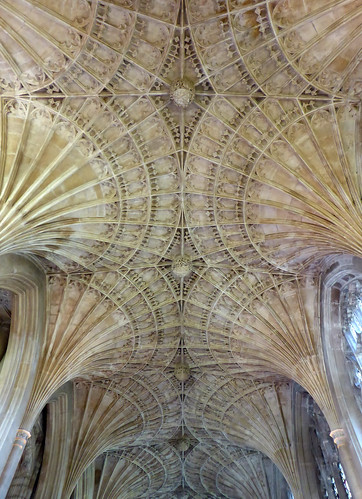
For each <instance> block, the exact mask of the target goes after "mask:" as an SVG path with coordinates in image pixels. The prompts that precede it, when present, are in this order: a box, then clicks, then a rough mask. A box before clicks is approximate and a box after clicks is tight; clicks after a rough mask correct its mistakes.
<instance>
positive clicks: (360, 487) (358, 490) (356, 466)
mask: <svg viewBox="0 0 362 499" xmlns="http://www.w3.org/2000/svg"><path fill="white" fill-rule="evenodd" d="M330 435H331V437H332V438H333V441H334V443H335V444H336V446H337V448H338V452H339V458H340V460H341V463H342V466H343V469H344V472H345V473H346V477H347V480H348V485H349V487H350V489H351V492H352V496H353V499H362V467H361V463H360V461H359V459H358V457H357V455H356V454H355V452H354V450H353V447H352V445H351V444H350V442H349V441H348V437H347V435H346V433H345V431H344V429H343V428H337V429H335V430H332V431H331V433H330Z"/></svg>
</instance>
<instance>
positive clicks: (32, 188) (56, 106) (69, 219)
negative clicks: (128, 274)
mask: <svg viewBox="0 0 362 499" xmlns="http://www.w3.org/2000/svg"><path fill="white" fill-rule="evenodd" d="M114 105H115V103H114V102H112V103H111V106H110V107H107V106H106V105H104V104H103V103H102V102H101V101H100V100H99V99H79V100H78V99H70V100H65V101H63V100H61V101H51V102H50V106H47V105H41V104H38V103H30V102H28V101H9V102H7V103H6V104H5V108H4V113H3V129H4V131H6V133H7V139H6V142H4V145H3V146H4V149H3V150H4V152H5V151H6V153H5V155H4V156H3V159H2V170H3V175H2V187H1V192H2V198H3V200H4V201H6V203H4V204H3V206H2V208H1V213H2V221H1V233H2V237H1V239H2V240H1V243H0V245H1V250H0V251H1V252H3V253H4V252H9V251H21V252H32V253H33V254H34V253H35V254H38V255H40V256H45V257H47V258H48V259H50V260H52V261H53V263H55V264H56V265H58V266H59V267H61V268H64V269H65V270H71V269H73V270H74V268H77V267H79V266H81V267H82V266H83V267H91V268H93V269H96V268H99V267H103V268H104V267H105V268H116V267H118V266H119V265H121V264H124V263H125V262H126V261H127V260H129V258H131V257H132V256H133V255H135V254H136V253H137V252H138V253H140V252H139V251H138V248H139V247H140V246H142V253H141V255H142V256H143V261H145V260H146V259H147V258H148V259H149V262H150V264H151V263H156V262H157V255H160V256H162V254H163V252H165V251H166V249H167V246H168V244H169V241H170V239H171V238H172V236H173V234H174V230H175V229H173V228H172V227H173V226H174V225H176V224H177V223H178V217H179V195H178V193H179V180H178V176H179V170H178V168H179V167H178V160H177V156H175V155H174V147H173V142H172V139H171V138H170V137H169V136H168V135H167V132H166V128H165V125H164V123H163V121H162V118H161V117H160V116H159V115H158V114H157V113H156V112H155V109H154V108H153V107H152V104H151V103H150V101H148V100H147V99H146V100H145V99H139V100H137V102H136V103H134V104H133V105H132V106H129V109H127V111H125V110H124V108H123V111H120V110H119V109H117V111H118V112H120V114H121V116H120V118H119V117H118V116H117V114H115V113H114V112H112V111H113V110H112V106H113V107H114ZM94 113H96V116H97V118H98V120H97V121H96V122H94V119H93V118H92V117H94ZM63 116H64V117H63ZM129 117H131V118H129ZM136 124H137V125H138V126H137V132H136V130H133V128H134V127H135V125H136ZM164 134H166V135H164ZM3 137H4V136H3ZM4 140H5V139H4ZM39 141H40V143H39ZM152 194H154V195H153V196H152ZM142 240H143V241H144V244H141V241H142ZM139 258H141V257H140V256H139Z"/></svg>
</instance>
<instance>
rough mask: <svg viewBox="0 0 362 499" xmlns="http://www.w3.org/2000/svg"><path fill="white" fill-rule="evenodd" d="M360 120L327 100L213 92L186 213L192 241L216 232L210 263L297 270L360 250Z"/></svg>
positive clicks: (193, 161) (191, 169) (190, 171)
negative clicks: (260, 98) (253, 97)
mask: <svg viewBox="0 0 362 499" xmlns="http://www.w3.org/2000/svg"><path fill="white" fill-rule="evenodd" d="M216 104H218V105H216ZM238 107H239V109H240V110H239V109H238ZM229 116H230V118H229ZM231 117H233V118H231ZM230 120H231V121H230ZM356 125H357V121H356V111H355V110H354V109H353V107H351V106H347V107H346V106H341V107H339V106H338V107H337V108H335V107H333V106H331V105H330V103H329V101H316V100H313V99H312V100H309V101H299V102H298V101H296V100H283V99H282V100H280V99H279V100H275V99H272V98H268V99H265V100H263V101H261V102H260V103H259V104H258V105H255V104H253V102H252V100H250V99H248V98H245V97H243V98H227V99H226V98H223V99H220V97H219V98H217V99H215V100H214V102H213V103H212V104H211V105H210V107H209V110H208V112H207V113H205V114H204V115H203V117H202V118H201V119H200V122H199V125H198V128H197V130H196V133H195V135H194V138H193V140H192V141H191V144H190V147H189V151H190V152H189V154H188V157H187V160H186V172H187V177H186V204H185V216H186V219H187V222H188V224H189V226H191V227H192V234H193V239H194V242H195V245H196V246H198V247H202V244H203V239H205V240H206V241H207V240H208V239H214V241H215V239H216V241H215V243H216V244H215V243H214V245H215V250H214V251H215V254H216V252H217V251H218V252H219V253H220V256H219V257H218V258H219V261H218V260H216V258H215V259H214V260H212V259H211V258H209V263H211V264H212V263H218V262H221V261H222V260H224V259H225V260H227V259H230V256H231V258H232V260H236V262H237V263H238V264H239V265H245V266H247V267H253V266H254V267H258V268H262V266H263V265H264V267H265V268H266V269H267V268H271V266H273V267H279V268H282V269H284V270H286V271H293V272H300V271H302V270H304V269H308V267H310V266H311V265H313V264H317V263H318V262H320V260H321V259H322V258H324V257H326V256H327V255H329V254H334V253H338V254H340V253H350V254H354V255H360V254H361V253H362V249H361V232H362V230H361V217H360V213H361V201H360V194H359V186H358V185H359V179H358V176H357V175H358V174H357V171H358V166H356V154H357V152H356V142H355V140H356V138H355V132H354V131H353V128H354V127H356ZM346 232H348V233H349V234H350V236H349V237H348V238H346V237H345V234H346ZM215 235H216V237H215ZM210 253H211V251H210ZM227 253H229V255H228V256H226V255H227Z"/></svg>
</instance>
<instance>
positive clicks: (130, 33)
mask: <svg viewBox="0 0 362 499" xmlns="http://www.w3.org/2000/svg"><path fill="white" fill-rule="evenodd" d="M178 5H179V2H178V0H172V1H171V2H168V5H167V8H166V5H165V4H164V5H162V4H160V2H151V3H150V2H149V3H145V2H141V3H139V2H138V1H136V0H135V1H131V2H120V3H119V2H118V3H115V2H108V1H97V0H76V1H75V2H74V1H73V0H67V1H66V2H61V3H59V2H54V1H52V0H42V1H35V0H16V1H8V0H7V1H4V2H2V5H1V6H0V20H1V25H2V27H3V31H2V33H1V35H0V37H1V38H0V40H1V45H2V50H1V54H0V67H1V74H2V78H1V82H0V89H1V91H2V92H1V93H5V94H7V95H13V94H22V93H34V92H36V91H37V90H40V89H44V88H47V89H49V91H51V92H59V91H61V92H62V93H65V94H68V95H69V94H72V95H74V94H75V95H76V94H90V93H91V94H95V93H98V92H99V91H101V90H102V88H103V87H104V86H105V85H108V84H109V88H110V89H112V90H115V91H121V90H122V91H126V90H129V89H130V88H131V89H133V90H137V89H138V90H146V89H147V90H148V89H149V88H150V86H151V85H152V83H153V80H154V75H155V74H157V73H158V71H159V69H160V67H161V65H162V62H163V60H164V58H165V56H166V54H167V50H168V44H169V42H170V39H171V37H172V33H173V25H172V24H173V23H174V22H175V19H176V16H177V12H178ZM20 33H21V34H20ZM115 76H116V78H115ZM134 76H136V78H138V80H139V81H140V83H141V82H142V85H143V87H142V86H138V88H137V86H136V87H134V86H132V85H131V84H130V83H128V81H132V80H134Z"/></svg>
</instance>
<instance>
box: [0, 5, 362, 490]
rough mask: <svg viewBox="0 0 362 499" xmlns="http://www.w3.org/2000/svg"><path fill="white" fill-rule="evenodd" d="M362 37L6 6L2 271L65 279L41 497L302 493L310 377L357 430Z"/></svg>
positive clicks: (319, 9) (206, 12)
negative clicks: (332, 277)
mask: <svg viewBox="0 0 362 499" xmlns="http://www.w3.org/2000/svg"><path fill="white" fill-rule="evenodd" d="M361 19H362V7H361V3H360V2H359V1H358V0H355V1H354V0H305V1H303V2H300V1H299V0H279V1H274V0H270V1H256V0H189V1H188V0H108V1H106V0H104V1H103V0H63V1H61V2H60V1H58V0H0V93H1V97H0V102H1V122H0V127H1V135H0V141H1V142H0V143H1V146H0V147H1V150H0V155H1V156H0V165H1V167H0V193H1V194H0V254H5V253H17V254H23V255H27V256H28V257H29V258H31V259H32V260H34V261H36V262H37V263H38V264H40V265H41V266H42V267H43V268H44V269H45V270H46V272H47V322H46V330H45V333H44V341H43V345H42V350H41V354H40V360H39V363H38V366H37V374H36V379H35V382H34V387H33V389H32V393H31V396H30V401H29V405H28V409H27V421H28V423H29V424H30V425H33V424H34V422H35V421H36V418H37V416H38V414H39V412H40V411H41V409H42V408H43V407H44V405H45V404H46V403H47V402H48V401H49V400H50V399H51V398H52V397H53V396H54V394H55V393H56V392H57V390H58V391H59V390H60V389H61V388H62V387H67V388H66V389H64V392H62V394H61V395H60V396H59V397H58V398H57V399H54V400H53V401H52V403H51V404H50V405H49V414H48V421H49V420H51V426H52V428H53V429H58V430H59V431H65V432H67V433H66V434H67V435H68V440H67V442H68V443H67V444H65V442H59V439H56V438H53V440H54V441H50V444H49V445H50V449H51V452H50V455H49V456H48V460H47V463H46V465H45V468H44V466H43V468H42V470H41V478H42V479H41V480H40V487H41V491H40V493H39V494H40V495H39V497H44V498H49V497H55V496H52V494H55V493H59V491H61V494H62V495H61V497H69V496H70V494H71V493H72V491H73V490H74V487H76V492H75V494H76V495H75V496H74V497H77V498H81V497H94V498H95V497H104V498H111V497H115V498H118V497H125V498H129V497H157V498H170V497H185V498H186V497H200V498H209V497H243V498H255V497H269V496H267V494H269V493H270V492H268V491H270V486H269V485H270V483H271V482H272V479H273V476H274V475H275V471H273V470H272V469H271V466H272V463H271V462H270V461H269V460H267V459H266V457H265V456H267V457H268V458H270V459H271V460H272V461H273V462H274V463H275V464H276V465H277V466H278V468H279V470H280V471H281V472H282V473H283V475H284V477H285V478H286V480H287V481H288V483H289V486H290V487H291V489H292V491H293V493H294V495H295V497H300V496H298V493H299V490H300V484H299V482H298V480H299V478H298V473H297V471H296V469H295V461H296V456H295V454H296V452H297V451H296V449H295V447H294V446H293V444H290V442H291V441H292V438H293V437H292V427H291V417H290V414H291V404H292V395H291V391H292V381H294V382H297V383H298V384H300V385H301V386H303V388H305V389H306V390H307V391H308V392H309V393H310V394H311V395H312V396H313V398H314V399H315V401H316V402H317V403H318V405H319V406H320V408H321V409H322V410H323V412H324V414H325V415H326V418H327V420H328V422H329V424H330V426H331V427H332V426H333V425H334V424H335V422H336V414H335V408H334V406H333V404H332V401H331V396H330V388H329V385H328V382H327V377H326V372H325V366H324V362H323V356H322V351H321V338H320V328H319V310H318V303H319V291H318V290H319V278H320V269H321V268H322V266H323V263H324V262H325V261H326V258H327V257H329V256H332V255H341V254H350V255H355V256H362V218H361V196H360V194H361V192H360V189H361V172H360V170H359V168H360V166H359V164H358V159H357V158H358V153H357V144H358V134H357V131H358V126H357V125H358V117H359V104H360V94H361V90H362V74H361V65H360V50H361V39H362V34H361ZM67 382H72V383H68V384H67V385H66V383H67ZM57 393H58V392H57ZM70 406H71V409H69V410H68V416H66V415H65V413H66V410H65V409H64V407H70ZM69 414H70V415H69ZM54 431H55V430H54ZM47 438H48V437H47ZM49 438H50V437H49ZM34 452H35V450H34ZM34 455H35V454H34ZM59 469H60V470H61V471H59V472H58V473H57V479H56V480H55V482H54V480H53V479H52V480H49V479H48V478H47V477H50V476H51V477H53V476H54V470H59ZM273 473H274V475H273ZM99 476H101V477H102V478H101V479H99ZM96 477H98V478H96ZM261 477H264V478H261ZM43 478H44V479H43ZM274 479H275V478H274ZM24 483H25V482H24ZM268 484H269V485H268ZM25 486H28V485H27V484H25V485H24V487H25ZM84 491H87V492H84ZM238 491H239V492H238ZM240 491H241V492H240ZM238 493H240V494H241V495H237V494H238ZM77 494H78V495H77ZM87 494H88V495H87ZM97 494H98V495H97ZM132 494H135V495H134V496H133V495H132ZM233 494H234V495H233ZM37 497H38V496H37ZM270 497H274V496H272V495H270Z"/></svg>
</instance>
